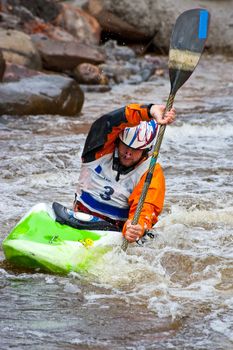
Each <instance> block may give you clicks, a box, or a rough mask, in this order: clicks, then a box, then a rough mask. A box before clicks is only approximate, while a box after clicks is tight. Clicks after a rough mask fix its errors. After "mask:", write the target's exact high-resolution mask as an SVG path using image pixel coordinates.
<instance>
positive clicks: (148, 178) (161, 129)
mask: <svg viewBox="0 0 233 350" xmlns="http://www.w3.org/2000/svg"><path fill="white" fill-rule="evenodd" d="M174 98H175V95H173V94H171V93H170V95H169V97H168V100H167V104H166V108H165V112H164V114H166V112H167V111H170V110H171V108H172V106H173V102H174ZM165 130H166V125H160V127H159V132H158V136H157V138H156V143H155V145H154V148H153V153H152V156H151V161H150V164H149V168H148V173H147V176H146V179H145V182H144V185H143V188H142V192H141V195H140V198H139V201H138V205H137V208H136V211H135V214H134V217H133V220H132V225H137V223H138V220H139V218H140V214H141V211H142V207H143V205H144V202H145V199H146V195H147V192H148V189H149V186H150V183H151V180H152V177H153V172H154V168H155V165H156V163H157V159H158V155H159V151H160V147H161V144H162V141H163V135H164V133H165ZM128 244H129V242H128V241H127V239H126V238H124V240H123V243H122V246H121V248H122V250H124V251H126V250H127V247H128Z"/></svg>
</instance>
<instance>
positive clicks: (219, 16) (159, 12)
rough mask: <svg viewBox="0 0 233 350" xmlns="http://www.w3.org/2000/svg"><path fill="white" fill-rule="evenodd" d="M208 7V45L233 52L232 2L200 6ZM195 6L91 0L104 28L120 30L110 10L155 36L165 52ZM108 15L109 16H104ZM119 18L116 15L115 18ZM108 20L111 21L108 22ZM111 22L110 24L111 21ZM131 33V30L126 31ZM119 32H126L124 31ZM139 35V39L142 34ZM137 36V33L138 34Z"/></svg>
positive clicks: (170, 0) (187, 1) (188, 1)
mask: <svg viewBox="0 0 233 350" xmlns="http://www.w3.org/2000/svg"><path fill="white" fill-rule="evenodd" d="M198 5H199V6H200V7H203V8H206V9H208V10H209V11H210V13H211V23H212V24H211V23H210V32H209V38H208V41H207V45H208V47H209V48H210V50H211V51H213V52H229V53H232V52H233V35H232V26H233V17H232V1H230V0H221V1H217V0H212V1H209V0H202V1H201V2H199V4H198V3H197V6H198ZM193 7H195V6H194V1H193V0H177V1H176V2H175V5H174V0H163V1H152V0H143V1H141V0H134V1H131V0H121V1H115V0H89V1H88V5H87V8H88V10H89V12H90V13H91V14H92V15H93V16H95V18H97V20H99V23H100V24H101V26H103V28H106V29H107V30H110V31H112V32H114V33H115V32H117V30H118V29H117V26H116V27H114V25H115V22H114V21H112V17H111V16H110V15H109V16H108V17H106V15H107V14H108V13H109V14H111V15H113V16H116V17H118V18H121V20H122V21H123V22H124V23H125V22H126V23H127V24H128V25H129V26H131V27H133V28H135V33H137V32H139V33H144V35H146V36H149V37H153V36H154V41H153V43H154V45H155V46H156V47H157V48H160V49H161V51H162V50H164V51H165V52H166V51H168V48H169V41H170V36H171V32H172V29H173V26H174V24H175V21H176V19H177V17H178V16H179V15H180V14H181V13H182V12H183V11H186V10H189V9H191V8H193ZM104 14H105V17H104ZM114 18H115V17H114ZM106 22H107V23H106ZM108 22H109V24H108ZM126 32H127V31H126ZM119 34H121V35H124V33H122V32H121V31H119ZM137 35H138V39H139V38H140V35H139V34H137ZM137 35H135V36H136V37H137Z"/></svg>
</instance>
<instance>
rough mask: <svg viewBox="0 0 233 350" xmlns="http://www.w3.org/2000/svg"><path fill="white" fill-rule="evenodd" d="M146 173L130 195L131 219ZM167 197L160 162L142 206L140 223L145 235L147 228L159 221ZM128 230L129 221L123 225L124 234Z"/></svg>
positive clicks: (130, 218)
mask: <svg viewBox="0 0 233 350" xmlns="http://www.w3.org/2000/svg"><path fill="white" fill-rule="evenodd" d="M146 174H147V173H145V174H144V175H143V176H142V178H141V179H140V181H139V183H138V184H137V186H136V187H135V188H134V190H133V192H132V194H131V195H130V197H129V205H130V211H129V220H132V219H133V217H134V213H135V211H136V208H137V204H138V201H139V198H140V194H141V191H142V187H143V184H144V180H145V177H146ZM164 197H165V177H164V174H163V170H162V168H161V166H160V165H159V164H157V165H156V167H155V170H154V173H153V178H152V180H151V184H150V187H149V189H148V192H147V195H146V199H145V202H144V204H143V207H142V211H141V215H140V218H139V221H138V224H140V225H141V227H142V228H143V230H142V233H141V235H143V233H144V231H145V229H150V228H151V227H152V226H153V225H154V224H155V223H156V222H157V221H158V215H159V214H160V213H161V211H162V209H163V204H164ZM126 230H127V222H126V223H125V225H124V227H123V234H125V232H126Z"/></svg>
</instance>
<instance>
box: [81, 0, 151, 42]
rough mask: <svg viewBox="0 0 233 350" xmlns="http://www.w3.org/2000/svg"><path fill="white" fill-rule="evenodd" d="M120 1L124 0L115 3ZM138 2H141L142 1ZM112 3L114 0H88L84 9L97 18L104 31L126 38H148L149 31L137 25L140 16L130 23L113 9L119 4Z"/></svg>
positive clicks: (126, 10)
mask: <svg viewBox="0 0 233 350" xmlns="http://www.w3.org/2000/svg"><path fill="white" fill-rule="evenodd" d="M122 2H125V1H122V0H121V1H118V2H116V3H117V4H118V5H119V6H120V4H121V3H122ZM140 2H141V3H143V2H144V1H140ZM112 3H114V1H112V2H111V1H103V0H89V1H88V4H87V6H86V7H85V9H86V10H87V11H88V12H89V13H90V14H91V15H92V16H94V17H95V18H96V19H97V20H98V22H99V23H100V25H101V27H102V28H103V30H105V31H106V32H110V33H115V34H117V35H118V36H121V37H122V38H125V39H126V40H134V41H145V40H148V38H150V35H151V33H150V32H148V31H143V30H141V29H142V28H141V27H140V25H138V24H139V23H140V21H141V16H140V17H138V18H137V20H136V21H135V22H136V23H133V25H132V24H131V23H130V21H129V20H128V18H127V17H126V16H125V15H124V16H123V15H122V14H120V13H117V12H116V11H115V9H116V8H118V7H119V6H116V7H114V6H111V5H112ZM128 3H130V1H128ZM134 6H135V4H134V1H132V2H131V7H133V8H134ZM112 9H113V11H112ZM124 11H125V12H127V13H128V9H127V8H124ZM124 11H123V12H124ZM139 18H140V20H139ZM153 34H154V33H153Z"/></svg>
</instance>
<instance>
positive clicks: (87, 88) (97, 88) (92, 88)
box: [80, 84, 111, 92]
mask: <svg viewBox="0 0 233 350" xmlns="http://www.w3.org/2000/svg"><path fill="white" fill-rule="evenodd" d="M80 86H81V88H82V90H83V91H84V92H108V91H110V90H111V86H109V85H83V84H82V85H80Z"/></svg>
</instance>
